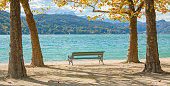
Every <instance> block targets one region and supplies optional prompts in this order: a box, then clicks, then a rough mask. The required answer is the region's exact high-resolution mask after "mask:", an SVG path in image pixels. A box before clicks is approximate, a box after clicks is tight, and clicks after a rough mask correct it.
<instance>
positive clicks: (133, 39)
mask: <svg viewBox="0 0 170 86" xmlns="http://www.w3.org/2000/svg"><path fill="white" fill-rule="evenodd" d="M127 62H135V63H137V62H139V60H138V36H137V17H136V16H133V17H132V18H130V21H129V48H128V53H127Z"/></svg>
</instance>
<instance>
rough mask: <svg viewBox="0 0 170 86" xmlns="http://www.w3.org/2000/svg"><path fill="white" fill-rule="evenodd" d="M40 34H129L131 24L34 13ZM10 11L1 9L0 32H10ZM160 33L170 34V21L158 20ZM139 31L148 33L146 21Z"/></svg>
mask: <svg viewBox="0 0 170 86" xmlns="http://www.w3.org/2000/svg"><path fill="white" fill-rule="evenodd" d="M34 19H35V20H36V22H37V24H36V25H37V29H38V33H39V34H128V33H129V26H128V25H129V24H128V22H126V23H112V22H104V21H101V20H99V21H98V20H95V21H88V19H87V18H83V17H79V16H75V15H69V14H43V15H34ZM21 21H22V33H23V34H29V28H28V26H27V22H26V19H25V17H23V16H22V17H21ZM9 30H10V18H9V13H8V12H5V11H0V34H9ZM157 31H158V33H160V34H170V22H166V21H165V20H160V21H157ZM138 33H146V23H142V22H138Z"/></svg>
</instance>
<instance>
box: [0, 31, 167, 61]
mask: <svg viewBox="0 0 170 86" xmlns="http://www.w3.org/2000/svg"><path fill="white" fill-rule="evenodd" d="M39 38H40V44H41V48H42V53H43V57H44V61H65V60H67V57H68V55H71V53H72V52H83V51H84V52H86V51H105V53H104V59H126V55H127V50H128V43H129V42H128V41H129V35H128V34H124V35H123V34H121V35H115V34H103V35H39ZM158 44H159V45H158V47H159V56H160V57H170V35H168V34H166V35H165V34H160V35H158ZM138 51H139V58H141V59H143V58H145V56H146V35H144V34H139V35H138ZM31 52H32V51H31V40H30V36H29V35H23V53H24V61H25V62H30V61H31ZM8 59H9V35H0V63H5V62H8Z"/></svg>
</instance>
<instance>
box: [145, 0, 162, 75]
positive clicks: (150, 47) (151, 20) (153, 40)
mask: <svg viewBox="0 0 170 86" xmlns="http://www.w3.org/2000/svg"><path fill="white" fill-rule="evenodd" d="M145 5H146V7H145V13H146V14H145V15H146V23H147V50H146V63H145V68H144V70H143V72H154V73H156V72H163V70H162V69H161V66H160V61H159V54H158V43H157V31H156V20H155V19H156V14H155V9H154V0H145Z"/></svg>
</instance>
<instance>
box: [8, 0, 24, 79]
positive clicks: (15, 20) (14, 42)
mask: <svg viewBox="0 0 170 86" xmlns="http://www.w3.org/2000/svg"><path fill="white" fill-rule="evenodd" d="M8 76H9V77H10V78H16V79H18V78H21V77H26V76H27V74H26V69H25V66H24V60H23V51H22V32H21V19H20V3H19V0H11V3H10V52H9V65H8Z"/></svg>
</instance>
